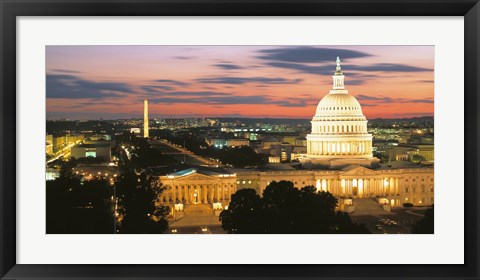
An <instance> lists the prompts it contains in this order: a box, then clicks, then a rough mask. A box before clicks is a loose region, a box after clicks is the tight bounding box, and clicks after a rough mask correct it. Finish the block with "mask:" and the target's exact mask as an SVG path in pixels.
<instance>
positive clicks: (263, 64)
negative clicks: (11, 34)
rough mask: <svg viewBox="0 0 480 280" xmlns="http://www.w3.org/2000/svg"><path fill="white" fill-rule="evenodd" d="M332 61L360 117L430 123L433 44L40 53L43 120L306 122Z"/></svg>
mask: <svg viewBox="0 0 480 280" xmlns="http://www.w3.org/2000/svg"><path fill="white" fill-rule="evenodd" d="M337 56H339V57H340V58H341V60H342V71H343V73H344V75H345V86H346V88H347V89H348V90H349V93H350V94H351V95H353V96H355V97H356V98H357V99H358V101H359V102H360V104H361V105H362V109H363V113H364V114H365V116H366V117H367V118H368V119H374V118H407V117H415V116H433V108H434V106H433V97H434V83H433V82H434V81H433V79H434V71H433V70H434V69H433V68H434V47H433V46H47V47H46V96H47V119H61V118H68V119H99V118H103V119H120V118H124V119H126V118H132V117H142V114H143V100H144V98H148V99H149V101H150V108H149V111H150V117H151V118H154V117H167V118H170V117H268V118H304V119H311V118H312V117H313V115H314V114H315V108H316V106H317V104H318V102H319V101H320V99H321V98H323V97H324V96H325V95H326V94H328V92H329V90H330V89H331V87H332V78H331V76H332V75H333V73H334V72H335V66H336V64H335V59H336V57H337Z"/></svg>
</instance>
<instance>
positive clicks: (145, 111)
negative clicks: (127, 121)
mask: <svg viewBox="0 0 480 280" xmlns="http://www.w3.org/2000/svg"><path fill="white" fill-rule="evenodd" d="M143 137H145V138H148V100H147V99H146V98H145V100H144V101H143Z"/></svg>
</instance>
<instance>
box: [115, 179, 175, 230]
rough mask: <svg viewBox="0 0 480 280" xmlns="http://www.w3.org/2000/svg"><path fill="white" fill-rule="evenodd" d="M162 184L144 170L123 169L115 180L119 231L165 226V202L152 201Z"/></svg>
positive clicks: (157, 196)
mask: <svg viewBox="0 0 480 280" xmlns="http://www.w3.org/2000/svg"><path fill="white" fill-rule="evenodd" d="M164 190H165V187H162V186H160V184H159V182H158V179H156V178H155V177H153V176H147V175H146V174H145V173H141V174H140V175H137V174H136V173H134V172H127V173H123V174H122V175H121V176H120V179H119V180H118V181H117V195H118V197H119V206H120V210H119V211H120V213H121V216H122V217H123V219H122V221H121V227H120V233H163V232H164V231H165V230H167V228H168V221H167V216H168V214H169V212H170V209H169V207H168V206H163V205H158V204H157V203H156V202H157V201H158V198H159V197H160V194H161V193H162V192H163V191H164Z"/></svg>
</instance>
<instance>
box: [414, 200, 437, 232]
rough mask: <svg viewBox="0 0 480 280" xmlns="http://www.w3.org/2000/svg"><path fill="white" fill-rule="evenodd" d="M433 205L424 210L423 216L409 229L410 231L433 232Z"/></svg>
mask: <svg viewBox="0 0 480 280" xmlns="http://www.w3.org/2000/svg"><path fill="white" fill-rule="evenodd" d="M434 214H435V213H434V207H433V206H432V208H430V209H427V211H425V217H423V218H421V219H420V220H418V221H417V222H416V223H415V224H414V225H413V226H412V228H411V229H410V232H411V233H416V234H433V232H434V220H435V219H434V216H435V215H434Z"/></svg>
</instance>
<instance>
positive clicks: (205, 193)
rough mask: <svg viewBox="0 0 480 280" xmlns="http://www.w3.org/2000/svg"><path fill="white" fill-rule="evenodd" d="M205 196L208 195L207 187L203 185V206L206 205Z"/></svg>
mask: <svg viewBox="0 0 480 280" xmlns="http://www.w3.org/2000/svg"><path fill="white" fill-rule="evenodd" d="M207 194H208V186H207V185H203V203H205V204H207V203H208V199H207Z"/></svg>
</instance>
